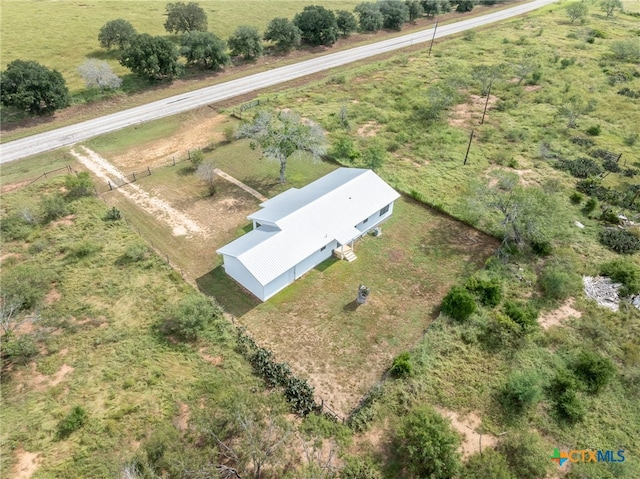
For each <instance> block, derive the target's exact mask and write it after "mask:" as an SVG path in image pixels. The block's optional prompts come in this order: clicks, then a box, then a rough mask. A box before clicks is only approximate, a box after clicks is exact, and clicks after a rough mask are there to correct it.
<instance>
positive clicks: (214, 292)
mask: <svg viewBox="0 0 640 479" xmlns="http://www.w3.org/2000/svg"><path fill="white" fill-rule="evenodd" d="M196 284H197V285H198V289H199V290H200V291H201V292H202V293H204V294H206V295H207V296H213V297H214V298H215V299H216V301H217V302H218V303H220V305H221V306H222V307H223V308H224V310H225V311H227V312H228V313H230V314H232V315H233V316H235V317H238V318H241V317H242V316H244V315H245V314H247V313H248V312H249V311H251V310H252V309H253V308H255V307H256V306H258V305H259V304H260V301H258V299H256V298H254V297H253V296H252V295H251V294H250V293H248V292H247V291H246V290H245V289H244V288H242V286H240V285H239V284H238V283H236V282H235V281H234V280H233V279H231V278H230V277H229V276H228V275H227V274H226V273H225V271H224V268H223V267H222V265H220V266H218V267H216V268H214V269H212V270H211V271H209V272H208V273H206V274H204V275H202V276H200V277H199V278H197V279H196Z"/></svg>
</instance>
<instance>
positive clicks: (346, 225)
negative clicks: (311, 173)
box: [217, 168, 400, 301]
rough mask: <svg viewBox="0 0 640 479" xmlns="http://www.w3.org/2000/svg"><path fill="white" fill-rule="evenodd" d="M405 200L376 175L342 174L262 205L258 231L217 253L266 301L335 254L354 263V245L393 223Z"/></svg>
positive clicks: (336, 172) (352, 171)
mask: <svg viewBox="0 0 640 479" xmlns="http://www.w3.org/2000/svg"><path fill="white" fill-rule="evenodd" d="M399 197H400V195H399V194H398V193H397V192H396V191H395V190H394V189H393V188H391V187H390V186H389V185H388V184H386V183H385V182H384V181H383V180H382V179H381V178H380V177H379V176H378V175H376V174H375V173H374V172H373V171H371V170H366V169H359V168H338V169H337V170H334V171H333V172H331V173H329V174H328V175H326V176H324V177H322V178H320V179H319V180H316V181H314V182H313V183H310V184H308V185H307V186H305V187H304V188H300V189H297V188H291V189H289V190H287V191H285V192H284V193H281V194H279V195H278V196H275V197H273V198H271V199H270V200H267V201H265V202H264V203H262V204H261V205H260V206H261V208H262V209H260V210H259V211H256V212H255V213H253V214H251V215H249V216H248V218H249V219H250V220H252V221H253V230H252V231H250V232H249V233H247V234H245V235H244V236H241V237H240V238H238V239H236V240H235V241H232V242H231V243H229V244H227V245H225V246H223V247H222V248H220V249H219V250H217V253H218V254H220V255H222V257H223V259H224V269H225V271H226V273H227V274H228V275H229V276H231V277H232V278H233V279H234V280H236V281H237V282H238V283H240V284H241V285H242V286H243V287H244V288H246V289H247V290H249V291H250V292H251V293H253V295H255V296H256V297H257V298H258V299H260V300H261V301H266V300H267V299H269V298H270V297H271V296H273V295H274V294H276V293H277V292H279V291H280V290H282V289H283V288H285V287H286V286H287V285H289V284H291V283H293V282H294V281H295V280H296V279H298V278H300V276H302V275H303V274H305V273H306V272H307V271H309V270H310V269H312V268H314V267H315V266H317V265H318V264H320V263H321V262H323V261H324V260H326V259H328V258H329V257H330V256H331V254H332V253H335V254H336V255H337V256H338V257H340V258H344V259H348V260H350V261H352V260H354V259H355V255H354V254H353V251H352V248H351V247H352V246H353V242H354V241H355V240H357V239H358V238H360V237H361V236H363V235H365V234H367V232H369V231H370V230H372V229H374V228H376V227H377V226H379V225H380V224H381V223H382V222H383V221H385V220H386V219H387V218H389V217H390V216H391V214H392V213H393V203H394V201H395V200H397V199H398V198H399Z"/></svg>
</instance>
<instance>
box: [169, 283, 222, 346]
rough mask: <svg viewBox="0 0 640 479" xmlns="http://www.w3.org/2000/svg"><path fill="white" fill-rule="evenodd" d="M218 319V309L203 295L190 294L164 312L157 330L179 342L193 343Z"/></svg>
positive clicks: (219, 315)
mask: <svg viewBox="0 0 640 479" xmlns="http://www.w3.org/2000/svg"><path fill="white" fill-rule="evenodd" d="M220 317H222V310H221V309H220V307H218V306H217V305H216V304H214V303H213V302H212V301H210V300H209V299H208V298H206V297H205V296H203V295H200V294H191V295H189V296H186V297H185V298H183V299H182V300H181V301H180V302H179V303H178V304H176V305H173V306H171V307H169V308H168V309H167V310H166V311H165V313H164V315H163V318H162V319H161V322H160V324H159V329H160V332H162V333H163V334H165V335H167V336H171V337H174V338H176V339H179V340H181V341H195V340H196V339H198V336H199V335H200V333H202V331H204V330H205V329H206V327H207V326H208V325H209V324H210V323H211V322H213V321H214V320H217V319H219V318H220Z"/></svg>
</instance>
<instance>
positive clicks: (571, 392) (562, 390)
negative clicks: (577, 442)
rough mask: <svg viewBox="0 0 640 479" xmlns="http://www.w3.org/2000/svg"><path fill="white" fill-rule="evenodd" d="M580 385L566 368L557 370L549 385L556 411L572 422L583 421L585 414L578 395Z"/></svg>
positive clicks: (562, 417)
mask: <svg viewBox="0 0 640 479" xmlns="http://www.w3.org/2000/svg"><path fill="white" fill-rule="evenodd" d="M578 387H579V384H578V382H577V380H576V378H575V377H574V376H573V375H572V374H571V373H570V372H568V371H566V370H559V371H557V372H556V375H555V376H554V378H553V379H552V380H551V383H550V385H549V394H550V396H551V399H552V401H553V403H554V407H555V410H556V413H557V414H558V416H559V417H560V418H561V419H563V420H565V421H567V422H569V423H572V424H573V423H576V422H579V421H581V420H582V419H583V418H584V415H585V410H584V406H583V405H582V403H581V402H580V399H579V398H578V395H577V390H578Z"/></svg>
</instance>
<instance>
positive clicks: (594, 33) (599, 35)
mask: <svg viewBox="0 0 640 479" xmlns="http://www.w3.org/2000/svg"><path fill="white" fill-rule="evenodd" d="M589 36H590V37H593V38H607V34H606V33H605V32H603V31H602V30H599V29H597V28H590V29H589Z"/></svg>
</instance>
